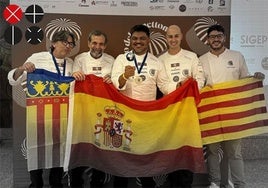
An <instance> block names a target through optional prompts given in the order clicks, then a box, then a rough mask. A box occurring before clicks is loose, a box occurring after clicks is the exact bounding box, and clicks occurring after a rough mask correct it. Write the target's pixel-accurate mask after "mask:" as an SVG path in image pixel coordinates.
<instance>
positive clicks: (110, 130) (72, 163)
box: [64, 75, 205, 177]
mask: <svg viewBox="0 0 268 188" xmlns="http://www.w3.org/2000/svg"><path fill="white" fill-rule="evenodd" d="M71 91H72V90H71ZM73 91H74V92H73V93H72V92H70V111H69V112H70V113H69V123H68V134H67V147H66V154H67V155H66V158H65V159H66V160H65V164H64V167H65V169H71V168H74V167H77V166H90V167H94V168H97V169H100V170H102V171H105V172H107V173H110V174H113V175H118V176H125V177H140V176H142V177H146V176H155V175H160V174H165V173H169V172H171V171H175V170H178V169H189V170H191V171H193V172H197V173H202V172H204V171H205V167H204V160H203V149H202V141H201V135H200V127H199V122H198V113H197V107H196V102H197V101H198V88H197V84H196V82H195V81H193V80H189V81H188V82H187V83H186V84H185V85H183V87H181V88H179V89H178V90H176V91H174V92H173V93H171V94H169V95H167V96H165V97H164V98H162V99H160V100H157V101H149V102H142V101H137V100H134V99H130V98H128V97H126V96H124V95H122V94H120V93H119V92H118V91H117V90H116V89H115V88H114V86H113V85H112V84H106V83H104V82H103V80H102V78H98V77H96V76H93V75H87V77H86V80H85V81H83V82H77V81H76V82H75V86H74V90H73Z"/></svg>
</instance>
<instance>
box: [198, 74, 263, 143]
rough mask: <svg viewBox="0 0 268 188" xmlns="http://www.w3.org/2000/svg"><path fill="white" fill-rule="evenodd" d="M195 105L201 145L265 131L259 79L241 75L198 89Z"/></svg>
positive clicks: (261, 85) (261, 90)
mask: <svg viewBox="0 0 268 188" xmlns="http://www.w3.org/2000/svg"><path fill="white" fill-rule="evenodd" d="M200 96H201V102H200V104H199V106H198V112H199V120H200V127H201V134H202V139H203V143H204V144H210V143H215V142H220V141H224V140H232V139H239V138H244V137H248V136H253V135H258V134H262V133H267V132H268V113H267V109H266V104H265V98H264V89H263V84H262V81H261V80H258V79H255V78H245V79H242V80H235V81H230V82H225V83H221V84H216V85H214V86H213V88H210V87H205V88H203V89H202V90H201V95H200Z"/></svg>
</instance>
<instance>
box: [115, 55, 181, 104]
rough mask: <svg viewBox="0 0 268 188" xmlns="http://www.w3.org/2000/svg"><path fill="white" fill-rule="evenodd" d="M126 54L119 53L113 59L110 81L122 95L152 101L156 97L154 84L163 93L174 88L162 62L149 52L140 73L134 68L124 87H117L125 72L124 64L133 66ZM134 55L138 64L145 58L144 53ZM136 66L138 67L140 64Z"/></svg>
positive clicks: (174, 85)
mask: <svg viewBox="0 0 268 188" xmlns="http://www.w3.org/2000/svg"><path fill="white" fill-rule="evenodd" d="M126 55H127V54H121V55H119V56H118V57H117V58H116V59H115V62H114V65H113V69H112V82H113V84H114V85H115V87H116V88H117V89H119V90H120V91H121V92H122V93H123V94H124V95H126V96H128V97H130V98H133V99H136V100H140V101H152V100H155V99H156V88H157V87H156V86H158V87H159V89H160V90H161V92H163V93H164V94H168V93H170V92H172V91H174V90H175V89H176V84H174V83H170V82H169V80H168V77H167V74H166V70H165V67H164V66H163V64H162V63H161V62H160V61H159V60H158V59H157V57H155V56H154V55H153V54H151V53H148V56H147V58H146V61H145V64H144V66H143V68H142V69H141V72H140V74H139V73H138V71H137V68H136V71H135V75H134V76H132V77H130V78H129V79H128V80H127V82H126V84H125V85H124V87H122V88H119V81H118V79H119V77H120V76H121V75H122V74H123V73H124V72H125V66H127V65H130V66H135V63H134V61H129V60H127V58H126ZM135 57H136V60H137V64H138V65H140V64H141V63H142V62H143V60H144V58H145V54H144V55H141V56H139V55H135ZM138 67H139V68H140V66H138Z"/></svg>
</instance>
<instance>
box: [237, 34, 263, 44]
mask: <svg viewBox="0 0 268 188" xmlns="http://www.w3.org/2000/svg"><path fill="white" fill-rule="evenodd" d="M267 40H268V36H267V35H261V34H260V35H241V37H240V45H241V47H264V45H265V44H267Z"/></svg>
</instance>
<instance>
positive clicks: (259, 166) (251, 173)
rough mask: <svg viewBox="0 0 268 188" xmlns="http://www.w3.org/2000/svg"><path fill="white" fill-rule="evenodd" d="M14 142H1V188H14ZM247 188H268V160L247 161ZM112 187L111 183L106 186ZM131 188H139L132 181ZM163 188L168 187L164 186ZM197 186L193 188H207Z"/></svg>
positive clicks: (7, 140) (8, 140)
mask: <svg viewBox="0 0 268 188" xmlns="http://www.w3.org/2000/svg"><path fill="white" fill-rule="evenodd" d="M12 174H13V164H12V140H11V139H5V140H1V141H0V188H13V178H12ZM245 174H246V182H247V186H246V188H268V159H263V160H245ZM105 187H106V188H108V187H111V183H110V184H108V185H106V186H105ZM129 187H131V188H132V187H133V188H134V187H137V186H136V185H135V183H134V181H131V184H130V186H129ZM162 187H165V188H166V187H168V185H166V186H162ZM205 187H206V186H200V185H195V186H193V188H205Z"/></svg>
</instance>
